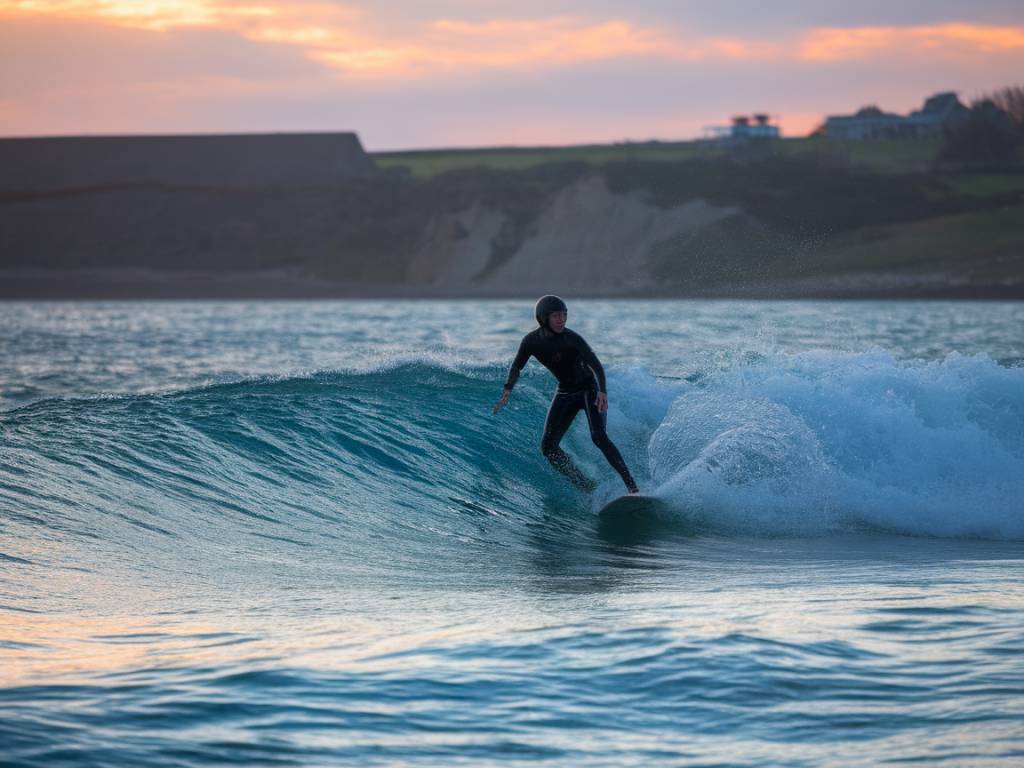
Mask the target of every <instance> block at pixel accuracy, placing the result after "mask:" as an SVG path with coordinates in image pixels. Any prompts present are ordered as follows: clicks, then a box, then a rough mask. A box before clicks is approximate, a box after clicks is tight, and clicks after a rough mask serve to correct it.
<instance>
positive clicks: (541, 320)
mask: <svg viewBox="0 0 1024 768" xmlns="http://www.w3.org/2000/svg"><path fill="white" fill-rule="evenodd" d="M568 311H569V308H568V307H567V306H565V302H564V301H562V300H561V299H560V298H558V297H557V296H552V295H551V294H548V295H547V296H541V297H540V298H539V299H537V305H536V306H535V307H534V308H533V316H534V317H536V318H537V323H538V324H539V325H540V326H541V327H542V328H547V327H548V315H550V314H551V313H552V312H568Z"/></svg>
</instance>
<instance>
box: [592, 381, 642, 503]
mask: <svg viewBox="0 0 1024 768" xmlns="http://www.w3.org/2000/svg"><path fill="white" fill-rule="evenodd" d="M584 408H585V410H586V413H587V423H588V424H589V425H590V439H591V440H593V441H594V445H596V446H597V447H598V448H600V449H601V453H603V454H604V457H605V458H606V459H608V463H609V464H611V465H612V468H613V469H614V470H615V471H616V472H618V473H619V476H620V477H621V478H622V482H624V483H625V484H626V489H627V490H628V491H629V492H630V493H638V492H639V490H640V489H639V488H638V487H637V484H636V481H635V480H634V479H633V476H632V475H631V474H630V473H629V467H627V466H626V462H625V461H624V460H623V458H622V454H621V453H619V449H618V448H616V447H615V443H613V442H612V441H611V440H610V439H609V438H608V432H607V431H606V430H605V423H606V421H607V418H608V414H606V413H600V412H599V411H598V410H597V392H596V391H594V390H590V391H589V392H587V393H586V394H585V395H584Z"/></svg>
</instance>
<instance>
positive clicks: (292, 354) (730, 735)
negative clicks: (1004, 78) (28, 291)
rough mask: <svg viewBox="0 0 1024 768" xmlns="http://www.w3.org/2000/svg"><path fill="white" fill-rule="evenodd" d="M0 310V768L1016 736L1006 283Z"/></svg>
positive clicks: (1016, 440)
mask: <svg viewBox="0 0 1024 768" xmlns="http://www.w3.org/2000/svg"><path fill="white" fill-rule="evenodd" d="M530 310H531V308H530V306H529V305H528V304H527V303H525V302H473V301H459V302H454V301H453V302H334V303H330V302H326V303H288V302H281V303H268V304H248V303H163V302H143V303H130V302H125V303H106V304H103V303H17V302H15V303H3V304H0V435H2V442H0V764H3V765H15V766H17V765H32V766H92V765H96V766H107V765H117V766H120V765H147V766H148V765H154V766H165V765H166V766H177V765H222V764H225V763H235V764H239V765H443V766H447V765H507V764H519V763H522V764H527V763H529V764H548V765H595V766H596V765H635V766H647V765H723V766H724V765H738V766H803V765H807V766H810V765H815V766H817V765H842V766H849V765H856V766H859V765H863V766H875V765H881V764H889V763H898V764H911V765H913V764H920V763H939V764H943V765H1007V766H1010V765H1019V764H1020V763H1021V761H1022V760H1024V725H1022V723H1024V583H1022V579H1021V565H1022V560H1024V502H1022V501H1021V500H1022V499H1024V363H1022V361H1024V331H1022V329H1024V305H1022V304H1014V303H977V304H975V303H943V302H921V303H917V302H908V303H886V302H853V303H842V304H827V303H813V302H792V303H782V302H778V303H774V302H762V303H745V302H640V301H635V302H610V301H608V302H604V301H579V302H571V303H570V316H569V325H570V327H573V328H575V329H576V330H578V331H579V332H581V333H582V334H583V335H584V336H585V337H586V338H587V339H588V340H589V341H590V343H591V345H592V346H593V347H594V349H595V351H596V352H597V353H598V355H599V356H600V357H601V358H602V360H603V362H604V363H605V367H606V369H607V370H608V384H609V398H610V402H611V411H610V416H609V433H610V435H611V437H612V439H613V440H615V442H616V443H617V444H618V446H619V448H620V449H621V450H622V453H623V455H624V456H625V458H626V460H627V462H628V463H629V464H630V466H631V467H632V468H633V469H634V473H635V474H636V475H637V477H638V479H639V480H640V483H641V486H642V487H643V488H644V490H645V491H646V492H649V493H653V494H656V495H658V496H659V497H661V498H662V499H663V500H664V502H665V509H664V510H663V512H662V517H661V519H660V520H659V522H658V524H657V525H656V526H653V527H651V528H645V529H642V530H641V529H636V530H630V529H622V528H617V529H609V528H607V527H604V526H602V525H600V524H599V523H598V520H597V517H596V511H597V509H599V508H600V506H601V504H603V503H604V502H606V501H608V500H610V499H611V498H614V497H615V496H616V495H618V494H619V493H621V481H619V480H618V478H617V477H616V476H615V475H614V473H613V472H612V470H611V469H610V468H608V467H607V466H605V465H604V463H603V460H601V457H600V455H599V454H598V452H597V450H596V449H595V448H594V447H593V446H592V445H591V444H590V441H589V436H588V435H587V433H586V430H585V426H584V425H583V424H579V425H577V426H576V427H574V430H573V431H572V432H571V433H570V435H569V436H568V437H567V440H566V443H565V445H566V447H567V449H568V450H569V451H570V452H571V453H572V454H573V456H574V457H575V458H576V459H577V461H578V462H579V464H580V465H581V466H582V467H584V468H585V470H586V471H587V472H588V473H589V474H591V475H592V476H594V477H597V478H598V479H599V481H600V485H599V488H598V490H597V492H596V493H595V494H593V495H592V496H587V495H582V494H579V493H577V492H576V491H574V490H573V489H572V488H571V487H570V486H568V485H567V484H566V483H564V482H563V481H562V480H561V479H560V478H559V476H558V475H556V474H555V473H554V472H553V471H552V470H551V469H550V468H549V467H548V466H547V464H546V462H545V461H544V459H543V457H542V456H541V455H540V452H539V450H538V443H539V439H540V432H541V426H542V423H543V419H544V413H545V409H546V406H547V402H548V400H549V398H550V395H551V391H552V389H553V384H552V381H551V379H550V377H549V376H548V375H547V373H546V372H545V371H543V369H541V368H540V367H539V366H538V365H537V363H535V362H534V363H531V364H530V366H528V368H527V369H526V371H525V372H524V376H523V378H522V379H521V380H520V383H519V385H518V386H517V388H516V390H515V392H514V393H513V396H512V402H511V404H510V406H509V407H508V408H507V409H506V410H505V411H503V412H502V413H501V414H499V415H498V416H496V417H495V416H492V415H491V411H490V409H491V406H492V405H493V403H494V401H495V400H496V398H497V396H498V394H499V393H500V387H501V382H502V381H503V379H504V374H505V368H506V366H507V364H508V362H509V360H510V359H511V357H512V355H513V353H514V351H515V347H516V344H517V342H518V339H519V337H520V336H521V335H522V334H523V333H524V332H525V331H527V330H529V329H530V327H531V320H530Z"/></svg>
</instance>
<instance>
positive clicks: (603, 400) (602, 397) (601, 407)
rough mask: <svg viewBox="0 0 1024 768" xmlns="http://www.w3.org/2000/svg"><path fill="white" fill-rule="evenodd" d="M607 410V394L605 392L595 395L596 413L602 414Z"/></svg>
mask: <svg viewBox="0 0 1024 768" xmlns="http://www.w3.org/2000/svg"><path fill="white" fill-rule="evenodd" d="M607 410H608V394H607V393H605V392H598V393H597V412H598V413H604V412H605V411H607Z"/></svg>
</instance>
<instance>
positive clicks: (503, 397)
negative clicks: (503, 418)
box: [491, 389, 511, 414]
mask: <svg viewBox="0 0 1024 768" xmlns="http://www.w3.org/2000/svg"><path fill="white" fill-rule="evenodd" d="M510 391H511V390H508V389H505V390H502V392H501V397H499V398H498V402H496V403H495V404H494V410H493V411H491V413H492V414H495V413H497V412H498V411H500V410H501V409H502V408H504V407H505V406H506V405H508V396H509V393H510Z"/></svg>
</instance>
